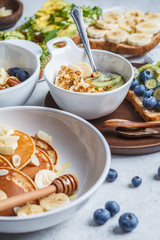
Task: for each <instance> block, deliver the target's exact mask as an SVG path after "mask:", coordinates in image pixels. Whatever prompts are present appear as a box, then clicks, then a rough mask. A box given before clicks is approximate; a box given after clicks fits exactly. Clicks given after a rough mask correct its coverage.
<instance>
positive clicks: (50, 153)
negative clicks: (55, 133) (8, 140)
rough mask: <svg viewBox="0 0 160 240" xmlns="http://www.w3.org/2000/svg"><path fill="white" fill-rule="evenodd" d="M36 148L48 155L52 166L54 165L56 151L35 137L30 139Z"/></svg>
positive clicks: (56, 155)
mask: <svg viewBox="0 0 160 240" xmlns="http://www.w3.org/2000/svg"><path fill="white" fill-rule="evenodd" d="M32 139H33V141H34V143H35V145H36V147H39V148H41V149H42V150H43V151H44V152H46V153H47V154H48V156H49V157H50V159H51V161H52V163H53V165H56V164H57V162H58V154H57V152H56V150H55V149H54V148H53V147H52V146H51V145H50V144H49V143H47V142H45V141H43V140H41V139H39V138H37V137H32Z"/></svg>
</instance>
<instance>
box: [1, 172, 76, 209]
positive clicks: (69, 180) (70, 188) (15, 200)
mask: <svg viewBox="0 0 160 240" xmlns="http://www.w3.org/2000/svg"><path fill="white" fill-rule="evenodd" d="M77 189H78V180H77V178H76V177H75V176H74V175H72V174H67V175H63V176H61V177H59V178H56V179H55V180H54V181H53V183H52V184H51V185H50V186H48V187H45V188H42V189H38V190H35V191H30V192H27V193H22V194H19V195H16V196H13V197H10V198H7V199H5V200H1V203H0V211H4V210H6V209H9V208H13V207H16V206H20V205H22V204H24V203H26V202H29V201H33V200H36V199H39V198H41V197H46V196H48V195H50V194H52V193H65V194H67V195H69V194H71V193H73V192H75V191H76V190H77Z"/></svg>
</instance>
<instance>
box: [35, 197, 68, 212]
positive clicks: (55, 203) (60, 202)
mask: <svg viewBox="0 0 160 240" xmlns="http://www.w3.org/2000/svg"><path fill="white" fill-rule="evenodd" d="M69 202H70V200H69V197H68V196H67V195H66V194H64V193H57V194H54V195H50V196H49V197H46V198H42V199H41V200H40V202H39V203H40V206H41V207H42V208H43V209H44V210H45V211H49V210H52V209H55V208H58V207H62V206H64V205H66V204H68V203H69Z"/></svg>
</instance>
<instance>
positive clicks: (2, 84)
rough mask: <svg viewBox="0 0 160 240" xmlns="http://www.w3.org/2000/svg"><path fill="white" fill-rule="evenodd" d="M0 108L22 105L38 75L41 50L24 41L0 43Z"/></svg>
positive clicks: (35, 45)
mask: <svg viewBox="0 0 160 240" xmlns="http://www.w3.org/2000/svg"><path fill="white" fill-rule="evenodd" d="M0 52H1V55H0V107H7V106H17V105H24V104H25V103H26V102H27V101H28V99H29V98H30V96H31V94H32V92H33V90H34V88H35V86H36V83H37V81H38V79H39V73H40V59H39V58H40V56H41V54H42V49H41V48H40V47H39V46H38V45H37V44H35V43H32V42H29V41H26V40H8V41H1V42H0Z"/></svg>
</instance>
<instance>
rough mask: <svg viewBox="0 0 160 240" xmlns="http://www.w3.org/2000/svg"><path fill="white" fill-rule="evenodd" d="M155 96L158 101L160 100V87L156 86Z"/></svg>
mask: <svg viewBox="0 0 160 240" xmlns="http://www.w3.org/2000/svg"><path fill="white" fill-rule="evenodd" d="M153 97H155V99H156V100H157V101H159V100H160V87H156V88H155V89H154V91H153Z"/></svg>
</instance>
